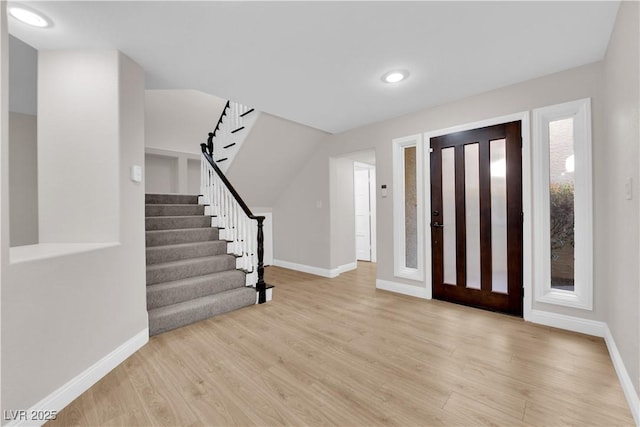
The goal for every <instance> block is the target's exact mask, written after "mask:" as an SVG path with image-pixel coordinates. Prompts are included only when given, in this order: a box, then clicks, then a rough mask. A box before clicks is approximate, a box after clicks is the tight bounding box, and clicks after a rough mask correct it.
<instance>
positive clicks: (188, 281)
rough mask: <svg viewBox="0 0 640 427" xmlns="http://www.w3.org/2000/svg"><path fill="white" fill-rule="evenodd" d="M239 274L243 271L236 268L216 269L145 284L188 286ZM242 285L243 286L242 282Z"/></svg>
mask: <svg viewBox="0 0 640 427" xmlns="http://www.w3.org/2000/svg"><path fill="white" fill-rule="evenodd" d="M239 275H242V276H244V275H245V273H244V272H242V271H241V270H237V269H234V270H224V271H218V272H216V273H210V274H204V275H202V276H194V277H188V278H186V279H180V280H172V281H170V282H161V283H156V284H153V285H147V290H149V289H162V288H170V287H175V286H189V285H192V284H193V283H194V282H201V281H207V280H217V279H220V278H223V277H233V276H239ZM242 286H245V285H244V283H243V285H242Z"/></svg>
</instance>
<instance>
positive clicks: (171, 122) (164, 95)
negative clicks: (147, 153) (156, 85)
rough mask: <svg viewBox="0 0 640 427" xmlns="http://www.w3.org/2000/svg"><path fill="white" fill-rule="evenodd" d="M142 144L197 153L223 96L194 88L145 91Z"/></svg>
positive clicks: (212, 128)
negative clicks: (143, 141)
mask: <svg viewBox="0 0 640 427" xmlns="http://www.w3.org/2000/svg"><path fill="white" fill-rule="evenodd" d="M144 99H145V102H144V104H145V109H144V119H145V147H153V148H160V149H163V150H171V151H177V152H182V153H193V154H200V153H201V151H200V144H201V143H203V142H205V143H206V142H207V136H208V134H209V132H213V130H214V129H215V127H216V123H218V119H219V118H220V114H222V109H223V108H224V106H225V104H226V102H227V101H226V100H225V99H222V98H218V97H217V96H213V95H209V94H208V93H204V92H200V91H197V90H146V91H145V97H144Z"/></svg>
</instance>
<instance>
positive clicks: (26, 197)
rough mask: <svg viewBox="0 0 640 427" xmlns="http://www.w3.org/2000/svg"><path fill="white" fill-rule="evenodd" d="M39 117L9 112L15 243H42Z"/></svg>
mask: <svg viewBox="0 0 640 427" xmlns="http://www.w3.org/2000/svg"><path fill="white" fill-rule="evenodd" d="M37 144H38V138H37V119H36V116H32V115H31V114H22V113H13V112H12V113H9V158H10V159H11V162H10V167H9V206H10V221H11V230H10V233H11V241H10V244H11V246H22V245H33V244H36V243H38V164H37Z"/></svg>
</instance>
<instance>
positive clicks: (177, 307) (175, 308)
mask: <svg viewBox="0 0 640 427" xmlns="http://www.w3.org/2000/svg"><path fill="white" fill-rule="evenodd" d="M244 292H246V293H249V292H251V294H252V295H255V292H256V291H255V289H254V288H252V287H251V286H243V287H241V288H235V289H229V290H228V291H223V292H218V293H216V294H211V295H205V296H203V297H199V298H194V299H191V300H188V301H183V302H179V303H176V304H171V305H165V306H163V307H157V308H152V309H151V310H149V318H152V317H153V318H155V317H159V316H162V315H169V314H173V313H179V312H181V311H183V310H189V309H192V308H197V307H203V306H206V305H209V304H212V303H215V302H216V301H218V300H221V299H224V298H225V297H228V296H232V295H234V294H240V293H244Z"/></svg>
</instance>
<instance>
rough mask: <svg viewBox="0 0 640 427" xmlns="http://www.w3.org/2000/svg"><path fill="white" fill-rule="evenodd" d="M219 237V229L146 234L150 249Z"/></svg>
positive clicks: (151, 232)
mask: <svg viewBox="0 0 640 427" xmlns="http://www.w3.org/2000/svg"><path fill="white" fill-rule="evenodd" d="M218 236H219V234H218V229H217V228H207V229H184V230H167V231H164V230H162V231H150V232H147V234H146V243H147V247H148V248H149V247H153V246H161V245H175V244H179V243H190V242H206V241H210V240H218Z"/></svg>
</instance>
